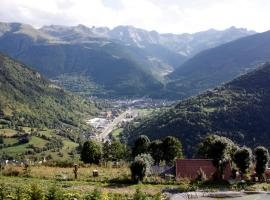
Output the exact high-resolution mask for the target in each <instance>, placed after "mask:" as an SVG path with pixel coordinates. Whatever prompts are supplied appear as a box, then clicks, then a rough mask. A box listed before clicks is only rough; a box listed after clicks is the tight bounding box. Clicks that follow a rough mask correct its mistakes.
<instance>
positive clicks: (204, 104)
mask: <svg viewBox="0 0 270 200" xmlns="http://www.w3.org/2000/svg"><path fill="white" fill-rule="evenodd" d="M269 82H270V64H268V63H266V64H265V65H263V66H262V67H260V68H259V69H257V70H255V71H252V72H250V73H248V74H246V75H243V76H240V77H239V78H237V79H235V80H233V81H231V82H229V83H227V84H225V85H224V86H221V87H219V88H216V89H214V90H212V91H207V92H205V93H203V94H201V95H198V96H196V97H192V98H189V99H186V100H183V101H181V102H180V103H178V104H177V105H175V106H174V107H172V108H170V109H167V110H161V111H160V112H157V113H156V114H153V115H152V116H150V117H148V118H146V119H143V120H142V122H141V123H140V124H132V123H131V124H129V125H128V126H127V127H126V128H125V130H124V131H123V136H124V137H128V138H129V141H130V142H132V141H134V140H135V138H137V137H138V135H140V134H145V135H147V136H148V137H149V138H150V139H159V138H162V137H165V136H167V135H172V136H175V137H178V138H179V139H180V140H181V142H182V143H183V144H185V145H184V150H185V152H184V154H185V155H187V156H192V155H194V153H195V152H196V146H197V144H198V143H199V142H200V141H201V140H202V138H203V137H204V136H205V135H206V134H208V133H214V134H218V135H223V136H226V137H228V138H230V139H232V140H234V141H236V142H237V143H239V144H240V145H241V144H242V145H247V146H250V147H255V146H258V145H259V144H260V145H264V146H266V147H269V142H268V141H269V140H270V135H269V132H270V124H269V120H270V115H269V113H270V104H269V102H270V88H269Z"/></svg>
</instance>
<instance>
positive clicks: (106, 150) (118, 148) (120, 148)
mask: <svg viewBox="0 0 270 200" xmlns="http://www.w3.org/2000/svg"><path fill="white" fill-rule="evenodd" d="M128 157H129V155H128V152H127V148H126V145H124V144H122V143H121V142H119V141H112V142H108V141H107V142H105V143H104V144H103V158H104V160H106V161H109V160H120V159H126V158H128Z"/></svg>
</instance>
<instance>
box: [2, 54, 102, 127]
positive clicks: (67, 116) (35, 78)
mask: <svg viewBox="0 0 270 200" xmlns="http://www.w3.org/2000/svg"><path fill="white" fill-rule="evenodd" d="M0 91H1V92H0V119H1V124H3V125H7V126H8V127H10V128H12V127H15V126H28V127H47V128H59V127H62V126H64V125H69V126H72V127H80V126H81V125H82V124H83V120H84V117H85V116H89V115H93V114H95V113H96V112H97V111H98V110H97V108H96V107H95V106H94V104H93V103H90V102H88V101H84V100H83V99H81V98H80V97H77V96H74V95H71V94H69V93H67V92H65V91H64V90H63V89H61V88H59V87H58V86H56V85H54V84H52V83H51V82H50V81H48V80H46V79H44V78H43V77H42V76H41V75H40V74H39V73H37V72H35V71H33V70H31V69H29V68H28V67H27V66H25V65H23V64H21V63H19V62H16V61H14V60H12V59H11V58H9V57H7V56H4V55H1V54H0Z"/></svg>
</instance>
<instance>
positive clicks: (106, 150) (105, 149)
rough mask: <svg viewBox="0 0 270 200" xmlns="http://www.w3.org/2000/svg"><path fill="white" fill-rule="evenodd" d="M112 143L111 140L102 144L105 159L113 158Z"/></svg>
mask: <svg viewBox="0 0 270 200" xmlns="http://www.w3.org/2000/svg"><path fill="white" fill-rule="evenodd" d="M110 147H111V144H110V142H109V141H106V142H105V143H104V144H103V145H102V153H103V155H102V157H103V159H104V160H105V161H109V160H111V149H110Z"/></svg>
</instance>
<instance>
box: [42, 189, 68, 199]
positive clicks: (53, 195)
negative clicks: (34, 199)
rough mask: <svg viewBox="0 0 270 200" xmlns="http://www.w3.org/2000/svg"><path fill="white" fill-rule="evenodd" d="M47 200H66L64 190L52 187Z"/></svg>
mask: <svg viewBox="0 0 270 200" xmlns="http://www.w3.org/2000/svg"><path fill="white" fill-rule="evenodd" d="M46 199H47V200H64V199H65V197H64V194H63V192H62V190H61V189H60V188H58V187H56V186H55V185H54V186H52V187H50V188H49V190H48V193H47V194H46Z"/></svg>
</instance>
